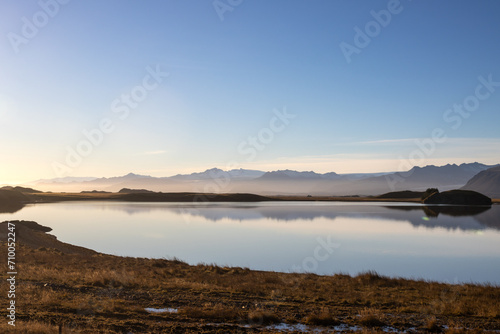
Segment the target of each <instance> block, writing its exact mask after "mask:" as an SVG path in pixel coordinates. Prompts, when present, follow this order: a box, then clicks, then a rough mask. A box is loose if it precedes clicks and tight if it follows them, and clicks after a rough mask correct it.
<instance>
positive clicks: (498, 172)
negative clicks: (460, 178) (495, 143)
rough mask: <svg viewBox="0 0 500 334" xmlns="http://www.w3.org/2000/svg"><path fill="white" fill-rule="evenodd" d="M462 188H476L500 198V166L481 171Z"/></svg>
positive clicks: (487, 194) (490, 195)
mask: <svg viewBox="0 0 500 334" xmlns="http://www.w3.org/2000/svg"><path fill="white" fill-rule="evenodd" d="M461 189H464V190H474V191H477V192H480V193H482V194H485V195H486V196H489V197H492V198H500V166H496V167H492V168H489V169H486V170H484V171H481V172H479V173H478V174H476V175H475V176H474V177H473V178H471V179H470V180H469V181H468V182H467V183H466V184H465V186H463V187H462V188H461Z"/></svg>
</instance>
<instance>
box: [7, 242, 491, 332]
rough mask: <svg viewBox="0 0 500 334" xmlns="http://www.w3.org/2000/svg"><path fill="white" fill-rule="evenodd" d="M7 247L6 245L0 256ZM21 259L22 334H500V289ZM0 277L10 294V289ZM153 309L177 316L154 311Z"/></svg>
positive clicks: (105, 258) (372, 276)
mask: <svg viewBox="0 0 500 334" xmlns="http://www.w3.org/2000/svg"><path fill="white" fill-rule="evenodd" d="M5 249H6V247H4V245H0V257H3V256H6V254H5ZM18 256H19V257H20V259H19V263H20V265H19V267H18V273H19V274H18V283H17V284H18V301H19V304H18V309H17V311H18V313H17V316H18V321H19V322H18V323H19V324H20V326H19V330H20V333H36V332H37V331H39V332H40V333H45V332H50V333H57V331H56V332H54V329H57V325H59V324H61V325H62V326H63V327H62V328H63V329H64V330H67V329H68V328H71V329H72V330H73V332H74V333H77V332H78V331H81V333H93V332H96V330H97V329H102V332H106V331H107V332H109V333H121V332H126V331H131V332H134V333H149V332H151V333H154V332H165V333H168V332H173V333H176V332H186V333H191V332H192V333H197V332H199V333H202V332H214V331H215V329H217V330H220V331H221V332H224V333H236V332H241V333H243V332H265V331H266V328H265V326H266V325H269V324H275V323H280V322H286V323H289V324H294V323H302V324H304V323H305V324H308V325H311V326H324V327H331V326H335V325H339V324H346V325H349V326H359V327H362V328H363V329H364V330H365V331H366V332H377V331H378V330H379V329H380V328H381V326H386V325H387V326H391V327H394V328H396V329H398V330H405V329H408V328H412V327H413V328H417V329H419V330H421V331H422V332H429V331H434V330H435V331H437V330H443V329H444V327H443V326H445V325H447V326H449V327H450V330H449V331H450V333H454V332H453V331H455V332H457V331H460V330H461V328H469V329H477V330H481V329H483V328H487V329H494V330H500V288H498V287H493V286H481V285H448V284H440V283H432V282H424V281H412V280H406V279H390V278H387V277H384V276H380V275H378V274H377V273H374V272H367V273H363V274H360V275H358V276H356V277H350V276H348V275H342V274H339V275H334V276H318V275H314V274H285V273H275V272H259V271H251V270H248V269H243V268H226V267H219V266H216V265H197V266H189V265H187V264H186V263H183V262H182V261H178V260H158V259H140V258H123V257H116V256H109V255H103V254H97V255H91V254H88V253H86V254H62V253H61V252H58V251H54V250H51V249H38V250H32V249H30V248H26V247H23V246H20V247H19V249H18ZM1 278H2V280H1V282H0V292H1V293H4V292H5V291H6V288H7V283H6V281H5V279H4V278H5V277H3V276H2V277H1ZM146 307H154V308H176V309H178V310H179V312H178V313H148V312H146V311H145V310H144V309H145V308H146ZM213 323H216V324H218V325H217V326H218V327H214V325H210V324H213ZM21 324H23V325H21ZM2 326H4V327H0V332H5V330H6V329H5V324H3V325H2ZM22 326H26V328H28V327H30V326H31V327H33V328H35V327H36V326H39V328H40V329H36V330H35V329H33V330H31V332H30V331H29V330H30V329H29V328H28V329H26V330H25V329H22ZM244 326H246V327H244ZM242 328H243V329H242ZM7 329H8V328H7ZM16 329H17V328H16ZM22 330H24V332H22ZM44 331H45V332H44ZM271 332H272V331H271Z"/></svg>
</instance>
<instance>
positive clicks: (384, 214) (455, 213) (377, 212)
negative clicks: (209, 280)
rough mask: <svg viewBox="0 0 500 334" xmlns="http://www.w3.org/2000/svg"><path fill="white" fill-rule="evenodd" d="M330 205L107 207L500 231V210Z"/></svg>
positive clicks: (243, 218)
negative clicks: (380, 222)
mask: <svg viewBox="0 0 500 334" xmlns="http://www.w3.org/2000/svg"><path fill="white" fill-rule="evenodd" d="M358 204H359V205H352V204H339V203H335V204H331V205H328V203H318V204H316V205H314V204H310V203H309V204H308V205H304V204H303V203H300V204H297V203H292V204H289V203H286V204H285V203H272V204H270V203H263V204H250V203H242V204H238V203H230V204H227V203H220V204H217V203H210V204H199V205H193V204H192V203H181V204H179V203H168V205H164V206H158V203H131V204H130V205H126V206H125V205H114V204H109V205H106V206H105V208H106V209H107V210H118V211H124V212H126V213H127V214H129V215H135V214H142V213H149V212H151V211H158V210H165V211H169V212H172V213H174V214H177V215H183V216H184V219H186V220H189V219H191V218H194V217H201V218H204V219H206V220H209V221H214V222H217V221H221V220H224V219H231V220H236V221H239V222H244V221H248V220H255V219H262V218H265V219H272V220H276V221H281V222H289V221H296V220H309V221H312V220H314V219H317V218H326V219H330V220H335V219H337V218H341V217H347V218H356V217H358V218H372V219H382V220H393V221H403V222H409V223H411V224H412V225H413V226H415V227H427V228H431V229H433V228H445V229H448V230H456V229H458V230H464V231H467V230H473V231H476V230H484V229H486V228H492V229H496V230H500V206H498V205H494V206H493V207H489V206H476V207H464V206H438V205H436V206H428V205H426V206H423V205H419V204H413V205H407V204H404V205H398V204H393V203H390V204H387V203H386V205H384V206H379V205H370V204H366V205H363V203H358Z"/></svg>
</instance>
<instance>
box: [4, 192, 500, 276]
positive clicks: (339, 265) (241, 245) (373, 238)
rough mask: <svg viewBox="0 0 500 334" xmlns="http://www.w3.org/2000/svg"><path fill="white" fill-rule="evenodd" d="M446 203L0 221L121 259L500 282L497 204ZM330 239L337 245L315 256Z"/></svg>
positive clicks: (128, 210)
mask: <svg viewBox="0 0 500 334" xmlns="http://www.w3.org/2000/svg"><path fill="white" fill-rule="evenodd" d="M430 209H432V210H433V211H432V213H431V212H429V210H430ZM436 210H438V211H436ZM449 210H450V209H448V208H436V207H424V206H422V205H420V204H409V203H404V204H402V203H400V204H398V203H387V202H385V203H339V202H336V203H331V202H318V203H304V202H300V203H297V202H269V203H267V202H266V203H208V204H193V203H123V202H104V201H103V202H64V203H50V204H30V205H26V206H25V207H24V208H23V209H22V210H19V211H17V212H15V213H8V214H7V213H4V214H0V221H3V220H32V221H36V222H38V223H39V224H41V225H44V226H49V227H51V228H52V232H51V233H52V234H53V235H55V236H57V238H58V239H59V240H61V241H63V242H67V243H70V244H74V245H78V246H83V247H87V248H90V249H93V250H96V251H99V252H103V253H108V254H115V255H122V256H138V257H153V258H161V257H167V258H168V257H174V256H175V257H178V258H179V259H182V260H184V261H187V262H188V263H190V264H196V263H200V262H204V263H217V264H219V265H232V266H240V267H249V268H251V269H256V270H275V271H285V272H287V271H311V272H315V273H318V274H332V273H338V272H347V273H350V274H353V275H354V274H357V273H359V272H361V271H366V270H375V271H377V272H379V273H381V274H383V275H389V276H401V277H408V278H410V277H416V278H425V279H432V280H438V281H449V282H454V281H461V282H467V281H473V282H496V283H498V282H499V279H498V278H499V277H500V257H499V254H500V232H499V231H498V230H500V228H499V226H498V221H500V219H499V217H500V215H499V214H500V206H498V205H494V206H492V208H491V209H489V210H485V211H482V210H480V211H482V212H479V211H474V212H472V215H465V213H463V212H461V213H459V214H457V213H455V212H450V211H449ZM451 210H453V209H451ZM436 213H437V214H436ZM325 243H326V244H330V243H332V244H335V245H338V247H335V248H334V250H333V251H332V252H331V253H330V252H328V255H329V256H328V257H323V255H324V254H323V253H324V252H323V253H321V258H316V257H315V256H316V255H315V254H317V249H318V246H320V245H323V244H325ZM325 254H326V253H325Z"/></svg>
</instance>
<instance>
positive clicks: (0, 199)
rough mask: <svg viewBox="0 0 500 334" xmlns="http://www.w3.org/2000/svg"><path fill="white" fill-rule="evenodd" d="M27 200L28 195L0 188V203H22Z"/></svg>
mask: <svg viewBox="0 0 500 334" xmlns="http://www.w3.org/2000/svg"><path fill="white" fill-rule="evenodd" d="M28 201H29V198H28V196H26V195H25V194H23V193H21V192H19V191H16V190H9V189H0V203H22V202H28Z"/></svg>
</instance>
